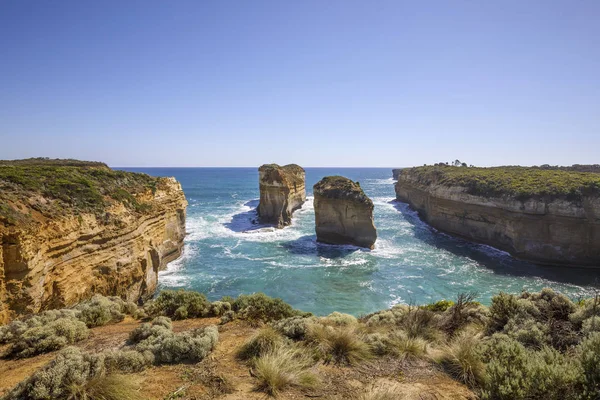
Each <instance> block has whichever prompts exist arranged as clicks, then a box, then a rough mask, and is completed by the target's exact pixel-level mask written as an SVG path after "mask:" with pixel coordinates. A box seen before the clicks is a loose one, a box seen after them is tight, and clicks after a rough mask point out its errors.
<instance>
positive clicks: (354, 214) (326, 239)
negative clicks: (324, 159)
mask: <svg viewBox="0 0 600 400" xmlns="http://www.w3.org/2000/svg"><path fill="white" fill-rule="evenodd" d="M313 192H314V196H315V202H314V207H315V230H316V233H317V241H319V242H322V243H328V244H349V245H354V246H359V247H366V248H369V249H372V248H373V247H374V245H375V240H377V230H376V229H375V224H374V223H373V208H374V206H373V202H372V201H371V199H369V197H367V195H366V194H365V192H364V191H363V190H362V188H361V187H360V184H359V183H358V182H353V181H352V180H350V179H348V178H345V177H343V176H326V177H325V178H323V179H321V180H320V181H319V182H318V183H317V184H316V185H315V186H314V187H313Z"/></svg>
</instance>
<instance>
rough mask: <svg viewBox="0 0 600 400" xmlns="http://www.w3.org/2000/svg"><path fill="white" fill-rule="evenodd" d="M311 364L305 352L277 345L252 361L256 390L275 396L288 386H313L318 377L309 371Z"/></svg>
mask: <svg viewBox="0 0 600 400" xmlns="http://www.w3.org/2000/svg"><path fill="white" fill-rule="evenodd" d="M312 365H313V361H312V359H311V358H310V357H308V356H307V355H306V353H303V352H302V351H300V350H298V349H295V348H291V347H285V346H283V347H277V348H275V349H273V350H271V351H269V352H268V353H266V354H264V355H262V356H261V357H260V358H258V359H257V360H256V362H255V363H254V374H255V376H256V378H257V380H258V383H257V385H256V390H259V391H261V392H265V393H267V394H269V395H271V396H275V395H277V394H278V393H279V392H280V391H281V390H284V389H285V388H286V387H289V386H299V387H313V386H315V385H316V384H317V383H318V379H317V377H316V376H315V375H314V374H313V373H312V372H311V371H310V367H311V366H312Z"/></svg>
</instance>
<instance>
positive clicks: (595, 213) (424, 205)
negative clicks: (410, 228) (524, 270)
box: [395, 168, 600, 267]
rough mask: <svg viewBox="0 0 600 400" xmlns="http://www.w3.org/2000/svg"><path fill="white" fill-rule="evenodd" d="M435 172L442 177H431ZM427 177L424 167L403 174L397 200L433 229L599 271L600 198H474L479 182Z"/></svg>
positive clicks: (514, 252)
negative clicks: (459, 183) (449, 180)
mask: <svg viewBox="0 0 600 400" xmlns="http://www.w3.org/2000/svg"><path fill="white" fill-rule="evenodd" d="M513 169H514V168H513ZM435 173H438V175H439V178H431V177H432V176H435ZM507 173H512V172H507ZM423 175H424V174H423V172H422V171H420V169H419V168H414V169H405V170H403V172H402V174H400V175H399V176H398V182H397V183H396V186H395V188H396V198H397V200H399V201H402V202H405V203H408V204H409V205H410V206H411V207H412V208H414V209H415V210H417V211H418V212H419V215H420V217H421V218H422V219H423V220H424V221H425V222H427V223H428V224H430V225H431V226H433V227H434V228H436V229H438V230H440V231H442V232H446V233H449V234H452V235H456V236H459V237H462V238H465V239H468V240H471V241H474V242H478V243H484V244H488V245H491V246H493V247H496V248H498V249H501V250H504V251H507V252H509V253H510V254H512V255H513V256H515V257H517V258H520V259H523V260H528V261H531V262H535V263H539V264H548V265H564V266H589V267H600V196H598V195H597V194H589V195H585V194H584V195H582V196H578V197H577V198H570V197H569V196H533V197H529V198H524V197H523V196H515V195H499V194H495V195H487V196H486V195H483V194H481V193H479V194H473V193H472V192H473V189H472V188H473V187H474V185H475V184H477V182H476V181H473V182H475V183H472V182H471V184H470V185H456V184H450V183H449V182H448V179H445V178H447V176H445V175H443V173H442V172H440V171H437V172H436V171H434V174H433V175H430V176H428V177H427V178H426V179H425V178H424V176H423ZM567 178H568V177H567ZM516 180H517V179H514V180H513V181H516ZM509 181H510V180H509ZM479 182H481V180H480V181H479ZM492 183H495V182H492ZM529 186H531V185H529Z"/></svg>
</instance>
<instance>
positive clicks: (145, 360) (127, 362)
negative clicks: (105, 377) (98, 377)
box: [103, 350, 154, 372]
mask: <svg viewBox="0 0 600 400" xmlns="http://www.w3.org/2000/svg"><path fill="white" fill-rule="evenodd" d="M103 355H104V365H105V367H106V370H107V371H109V372H141V371H143V370H144V369H146V367H148V366H149V365H152V364H153V363H154V355H153V354H152V353H151V352H148V351H146V352H143V353H142V352H139V351H135V350H118V351H107V352H104V353H103Z"/></svg>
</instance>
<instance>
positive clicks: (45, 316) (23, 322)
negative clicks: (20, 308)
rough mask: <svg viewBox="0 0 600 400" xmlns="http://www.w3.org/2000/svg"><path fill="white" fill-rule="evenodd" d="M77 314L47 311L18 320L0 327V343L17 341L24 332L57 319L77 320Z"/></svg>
mask: <svg viewBox="0 0 600 400" xmlns="http://www.w3.org/2000/svg"><path fill="white" fill-rule="evenodd" d="M77 316H78V312H77V311H75V310H70V309H62V310H49V311H43V312H41V313H39V314H35V315H31V316H28V317H25V318H23V319H18V320H15V321H13V322H11V323H10V324H8V325H4V326H0V343H10V342H12V341H14V340H16V339H18V338H19V337H20V336H21V335H22V334H23V333H25V332H26V331H28V330H30V329H32V328H36V327H40V326H45V325H47V324H49V323H51V322H53V321H56V320H57V319H62V318H68V319H77Z"/></svg>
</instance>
